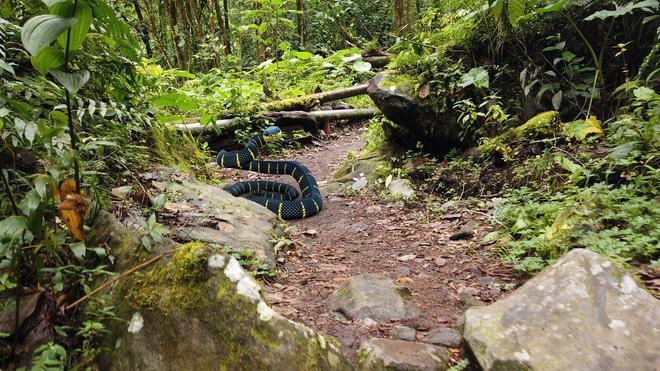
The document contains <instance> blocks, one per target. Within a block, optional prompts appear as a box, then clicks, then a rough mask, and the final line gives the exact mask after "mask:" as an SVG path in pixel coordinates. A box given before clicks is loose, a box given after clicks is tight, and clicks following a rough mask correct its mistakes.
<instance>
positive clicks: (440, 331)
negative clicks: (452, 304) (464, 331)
mask: <svg viewBox="0 0 660 371" xmlns="http://www.w3.org/2000/svg"><path fill="white" fill-rule="evenodd" d="M422 341H423V342H425V343H429V344H435V345H442V346H446V347H448V348H459V347H460V346H461V343H462V342H463V336H461V333H460V332H458V331H456V330H454V329H453V328H451V327H436V328H433V329H431V331H429V333H428V335H426V336H424V338H423V339H422Z"/></svg>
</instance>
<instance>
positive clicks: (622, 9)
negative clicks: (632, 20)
mask: <svg viewBox="0 0 660 371" xmlns="http://www.w3.org/2000/svg"><path fill="white" fill-rule="evenodd" d="M658 7H660V2H658V0H645V1H640V2H638V3H633V2H632V1H630V2H628V3H626V4H625V5H622V6H619V4H617V3H614V10H599V11H597V12H595V13H593V14H592V15H590V16H588V17H587V18H585V19H584V20H585V21H592V20H594V19H600V20H605V19H607V18H617V17H621V16H623V15H626V14H630V13H632V12H633V11H635V10H637V9H641V10H643V11H645V12H648V13H651V12H655V11H657V9H658Z"/></svg>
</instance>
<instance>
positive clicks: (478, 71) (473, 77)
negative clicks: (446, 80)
mask: <svg viewBox="0 0 660 371" xmlns="http://www.w3.org/2000/svg"><path fill="white" fill-rule="evenodd" d="M489 84H490V81H489V78H488V71H486V70H485V69H483V68H481V67H476V68H472V69H471V70H470V71H468V72H467V73H465V74H463V76H461V81H459V83H458V86H459V87H461V88H465V87H468V86H470V85H474V86H476V87H478V88H488V85H489Z"/></svg>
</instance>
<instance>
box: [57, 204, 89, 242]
mask: <svg viewBox="0 0 660 371" xmlns="http://www.w3.org/2000/svg"><path fill="white" fill-rule="evenodd" d="M84 216H85V199H84V198H83V197H82V196H81V195H79V194H69V195H67V196H66V198H65V199H64V201H62V204H61V205H60V218H62V221H63V222H64V224H66V227H67V228H68V229H69V233H71V235H72V236H73V238H75V239H76V240H78V241H84V240H85V232H84V231H83V219H84Z"/></svg>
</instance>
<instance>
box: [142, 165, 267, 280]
mask: <svg viewBox="0 0 660 371" xmlns="http://www.w3.org/2000/svg"><path fill="white" fill-rule="evenodd" d="M150 178H151V179H152V185H153V186H154V187H155V188H156V189H160V190H161V191H162V192H167V193H168V195H169V197H168V200H167V202H166V203H165V206H164V207H163V210H162V211H161V216H162V217H166V218H168V217H169V218H172V219H174V223H171V224H173V228H174V233H175V234H176V236H177V238H179V239H180V240H182V241H202V242H208V243H214V244H218V245H223V246H227V247H232V248H236V249H243V248H248V249H250V250H252V251H253V252H254V254H255V257H256V258H257V259H259V260H261V261H262V262H263V263H264V264H266V265H267V266H268V267H270V268H274V267H275V266H276V263H275V253H274V251H273V244H272V243H271V238H272V236H271V232H272V231H273V228H274V224H273V222H271V220H272V219H273V218H274V217H275V214H274V213H272V212H271V211H270V210H268V209H267V208H265V207H263V206H261V205H258V204H256V203H254V202H252V201H249V200H247V199H245V198H242V197H234V196H232V195H231V194H229V193H227V192H225V191H224V190H222V188H220V187H218V186H214V185H209V184H205V183H201V182H199V181H197V180H195V179H194V178H192V177H191V176H189V175H187V174H182V173H180V172H178V171H176V170H173V169H168V168H164V169H159V170H156V171H154V172H153V173H152V174H151V176H150Z"/></svg>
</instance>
